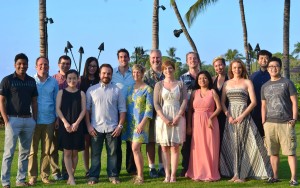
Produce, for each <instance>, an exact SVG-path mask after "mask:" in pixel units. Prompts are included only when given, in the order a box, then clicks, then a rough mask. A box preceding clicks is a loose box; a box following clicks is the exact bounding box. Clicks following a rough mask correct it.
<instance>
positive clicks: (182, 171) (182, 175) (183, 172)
mask: <svg viewBox="0 0 300 188" xmlns="http://www.w3.org/2000/svg"><path fill="white" fill-rule="evenodd" d="M186 171H187V170H186V169H182V170H181V172H180V177H185V173H186Z"/></svg>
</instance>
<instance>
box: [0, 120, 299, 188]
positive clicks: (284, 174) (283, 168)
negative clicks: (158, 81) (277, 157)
mask: <svg viewBox="0 0 300 188" xmlns="http://www.w3.org/2000/svg"><path fill="white" fill-rule="evenodd" d="M299 126H300V124H299V123H298V124H297V135H298V143H300V136H299V134H300V127H299ZM3 144H4V128H3V127H1V128H0V158H1V162H2V155H3ZM299 145H300V144H298V150H297V155H298V156H299V154H300V146H299ZM123 151H124V152H125V143H124V144H123ZM142 151H143V153H145V146H143V149H142ZM124 152H123V153H124ZM17 156H18V153H17V152H16V153H15V157H14V160H13V164H12V169H11V174H12V179H11V183H12V186H14V185H15V176H16V171H17ZM79 156H80V158H79V163H78V167H77V170H76V174H75V178H76V183H77V185H76V186H77V187H87V186H88V185H87V184H86V182H87V181H86V179H85V178H84V173H85V172H84V170H83V165H82V155H81V153H80V154H79ZM124 156H125V154H123V157H124ZM144 159H145V170H144V174H145V183H144V184H143V185H138V186H142V187H189V188H192V187H287V186H288V182H289V178H290V171H289V167H288V163H287V158H286V157H281V161H280V170H279V176H280V179H281V180H282V182H280V183H277V184H272V185H269V184H266V183H264V181H258V180H248V181H247V182H245V183H241V184H237V183H229V182H227V179H222V180H221V181H218V182H213V183H204V182H193V181H192V180H189V179H187V178H178V179H177V182H176V183H173V184H164V183H162V181H163V178H158V179H150V178H149V173H148V167H147V166H148V165H147V159H146V158H144ZM102 167H104V168H102V170H101V175H100V183H98V184H96V185H94V186H93V187H131V186H137V185H134V184H133V183H132V182H131V181H130V180H131V178H132V177H131V176H129V175H127V173H126V171H125V158H123V169H124V170H122V172H121V175H120V179H121V184H119V185H112V184H111V183H109V182H108V180H107V177H106V170H105V167H106V152H105V150H104V151H103V156H102ZM180 170H181V165H179V169H178V173H179V172H180ZM299 171H300V168H299V165H298V177H300V176H299ZM61 186H67V185H66V181H59V182H56V183H54V184H52V185H46V186H44V185H43V184H42V183H41V181H40V179H38V183H37V185H36V187H50V188H54V187H61Z"/></svg>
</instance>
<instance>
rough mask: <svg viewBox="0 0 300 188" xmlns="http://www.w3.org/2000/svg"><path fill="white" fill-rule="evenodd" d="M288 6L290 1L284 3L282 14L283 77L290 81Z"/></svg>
mask: <svg viewBox="0 0 300 188" xmlns="http://www.w3.org/2000/svg"><path fill="white" fill-rule="evenodd" d="M290 6H291V1H290V0H285V1H284V12H283V62H282V65H283V77H285V78H288V79H290V57H289V54H290V52H289V51H290V48H289V46H290V40H289V39H290Z"/></svg>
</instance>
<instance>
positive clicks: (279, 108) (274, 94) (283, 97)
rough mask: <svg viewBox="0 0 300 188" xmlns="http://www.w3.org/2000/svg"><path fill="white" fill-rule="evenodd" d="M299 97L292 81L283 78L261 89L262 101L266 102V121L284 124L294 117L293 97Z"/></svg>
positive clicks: (268, 83) (270, 82) (269, 82)
mask: <svg viewBox="0 0 300 188" xmlns="http://www.w3.org/2000/svg"><path fill="white" fill-rule="evenodd" d="M293 95H297V90H296V88H295V85H294V84H293V82H292V81H290V80H289V79H286V78H281V79H279V80H276V81H271V80H270V81H268V82H266V83H265V84H264V85H263V86H262V88H261V100H266V109H267V114H266V116H267V118H266V121H268V122H273V123H283V122H287V121H289V120H291V119H292V118H293V117H292V116H293V110H292V101H291V99H290V97H291V96H293Z"/></svg>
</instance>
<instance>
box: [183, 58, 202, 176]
mask: <svg viewBox="0 0 300 188" xmlns="http://www.w3.org/2000/svg"><path fill="white" fill-rule="evenodd" d="M199 63H200V60H199V59H198V56H197V54H196V53H195V52H188V53H187V54H186V64H187V66H188V67H189V71H188V72H186V73H184V74H183V75H181V76H180V81H182V82H183V83H184V84H185V86H186V88H187V91H188V101H190V96H191V93H192V90H193V89H194V86H195V83H196V81H195V80H196V77H197V74H198V73H199V72H200V69H199ZM189 105H192V104H189V102H188V105H187V109H188V106H189ZM186 113H187V111H186ZM191 139H192V136H191V132H190V133H188V131H187V135H186V139H185V142H184V143H183V145H182V149H181V155H182V168H183V169H182V171H181V173H180V176H182V177H184V176H185V173H186V171H187V169H188V167H189V160H190V153H191Z"/></svg>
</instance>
